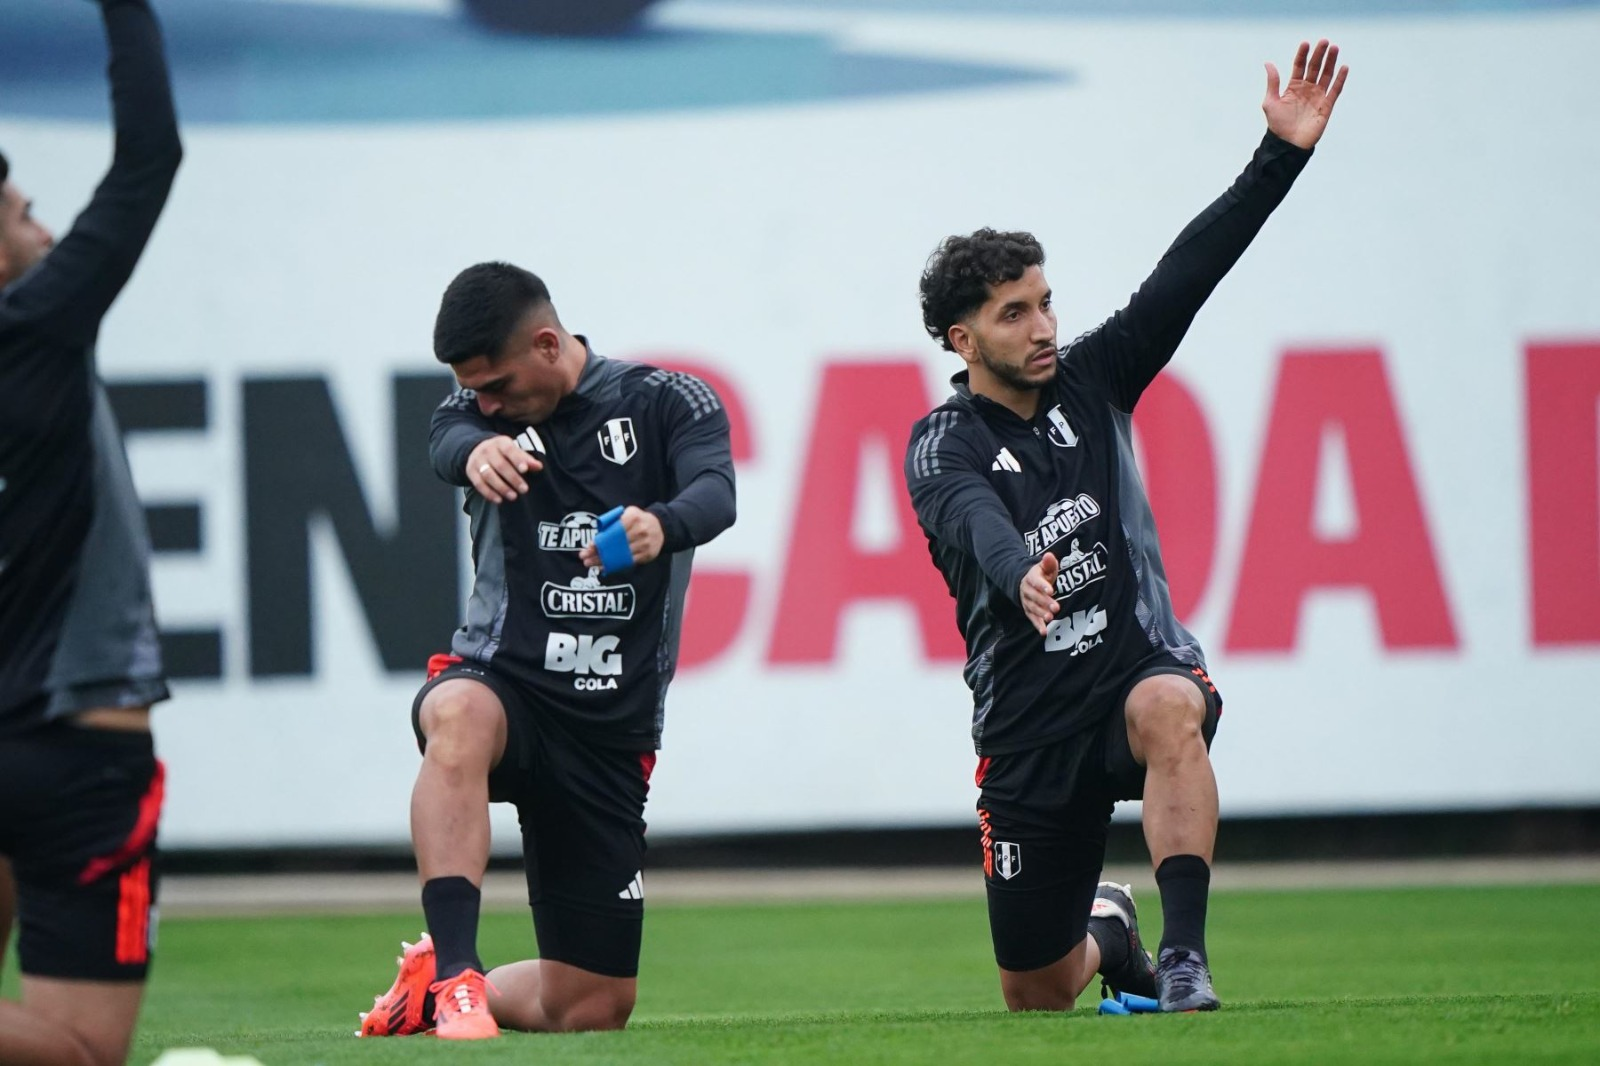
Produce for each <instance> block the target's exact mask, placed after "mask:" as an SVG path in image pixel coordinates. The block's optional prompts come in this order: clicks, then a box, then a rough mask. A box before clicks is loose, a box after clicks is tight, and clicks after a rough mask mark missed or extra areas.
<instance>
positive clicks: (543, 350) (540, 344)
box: [533, 326, 561, 363]
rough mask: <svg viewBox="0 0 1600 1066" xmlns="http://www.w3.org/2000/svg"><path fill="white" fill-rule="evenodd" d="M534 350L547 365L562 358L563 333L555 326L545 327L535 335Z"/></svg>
mask: <svg viewBox="0 0 1600 1066" xmlns="http://www.w3.org/2000/svg"><path fill="white" fill-rule="evenodd" d="M533 350H534V352H535V353H536V354H537V355H538V356H539V358H541V359H543V360H544V361H545V362H547V363H554V362H555V361H556V360H557V359H559V358H560V357H561V331H560V330H558V329H556V328H555V327H554V326H543V327H541V328H540V329H539V330H537V331H536V332H535V333H534V335H533Z"/></svg>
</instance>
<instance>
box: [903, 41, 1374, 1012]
mask: <svg viewBox="0 0 1600 1066" xmlns="http://www.w3.org/2000/svg"><path fill="white" fill-rule="evenodd" d="M1338 55H1339V50H1338V48H1336V47H1331V46H1329V44H1328V42H1326V41H1320V42H1318V43H1317V46H1316V48H1315V49H1314V50H1313V49H1312V48H1311V47H1310V45H1308V44H1305V43H1302V44H1301V45H1300V48H1299V51H1298V52H1297V53H1296V54H1295V60H1294V67H1293V70H1292V72H1291V75H1290V78H1289V82H1288V84H1287V85H1285V86H1283V87H1282V88H1281V91H1280V85H1279V79H1278V71H1277V69H1276V68H1275V67H1273V66H1272V65H1271V64H1270V63H1269V64H1267V95H1266V100H1265V102H1264V103H1263V109H1264V110H1265V112H1266V116H1267V134H1266V137H1265V138H1264V139H1263V140H1262V142H1261V146H1260V147H1259V148H1258V149H1256V153H1255V156H1254V157H1253V158H1252V159H1251V160H1250V164H1249V165H1248V166H1247V167H1246V168H1245V170H1244V173H1242V174H1241V175H1239V178H1238V180H1237V181H1235V182H1234V184H1233V187H1232V188H1230V189H1229V190H1228V191H1227V192H1225V193H1223V195H1222V196H1221V198H1219V199H1218V200H1217V201H1216V202H1215V203H1213V204H1212V205H1211V206H1210V207H1208V208H1206V209H1205V210H1204V211H1202V212H1201V213H1200V215H1199V216H1198V217H1197V218H1195V220H1194V221H1193V222H1191V223H1190V224H1189V225H1188V227H1187V228H1186V229H1184V231H1183V232H1182V233H1181V234H1179V235H1178V239H1177V241H1176V242H1174V243H1173V245H1172V247H1171V248H1169V249H1168V250H1167V253H1166V254H1165V255H1164V256H1163V257H1162V258H1161V261H1160V262H1159V263H1158V264H1156V268H1155V271H1154V273H1152V274H1151V275H1150V277H1149V278H1147V279H1146V280H1145V283H1144V284H1143V285H1142V286H1141V287H1140V288H1139V291H1138V292H1137V293H1135V294H1134V295H1133V298H1132V300H1131V301H1130V302H1129V303H1128V306H1127V307H1125V308H1123V309H1122V310H1121V311H1118V312H1117V313H1116V314H1114V315H1112V316H1111V317H1110V318H1109V319H1107V320H1106V321H1105V322H1104V323H1103V324H1101V325H1100V326H1098V327H1097V328H1095V329H1093V330H1090V331H1089V332H1088V333H1085V334H1084V335H1083V336H1082V337H1079V338H1078V339H1077V340H1075V341H1073V342H1072V343H1071V344H1068V345H1067V346H1065V347H1058V346H1057V341H1056V311H1055V304H1054V300H1053V298H1052V294H1051V291H1050V285H1049V283H1048V282H1047V281H1046V280H1045V276H1044V258H1045V257H1044V249H1043V248H1042V247H1041V246H1040V244H1039V242H1038V241H1037V240H1035V239H1034V237H1033V236H1032V235H1031V234H1028V233H1001V232H996V231H995V230H992V229H983V230H979V231H977V232H976V233H973V234H970V235H967V236H960V237H950V238H948V239H946V240H945V241H944V242H943V243H941V244H940V245H939V247H938V249H937V250H936V251H935V252H934V254H933V256H932V258H931V259H930V260H929V261H928V265H927V269H926V270H925V272H924V273H923V276H922V317H923V324H924V326H925V327H926V328H927V330H928V333H929V335H930V336H932V337H933V338H935V339H936V340H938V341H939V342H940V343H941V344H943V345H944V347H945V348H946V349H948V350H949V351H952V352H954V353H956V354H957V355H959V356H960V357H961V359H962V361H963V362H964V363H965V364H966V369H964V370H963V371H961V372H960V373H959V374H957V375H956V376H955V378H954V379H953V384H954V385H955V395H954V396H952V397H951V398H950V399H949V400H947V401H946V402H945V403H944V404H942V405H941V406H940V407H939V408H938V409H937V410H935V411H934V412H933V413H932V414H930V415H928V417H926V418H924V419H922V420H921V421H920V422H918V423H917V425H916V427H915V429H914V430H913V431H912V435H911V443H910V446H909V448H908V450H907V452H906V463H905V474H906V482H907V484H908V485H909V487H910V490H911V500H912V504H913V506H914V507H915V508H916V512H917V517H918V519H919V521H920V523H921V525H922V528H923V531H924V532H925V533H926V534H927V537H928V548H929V551H930V552H931V554H932V556H933V561H934V563H935V565H937V566H938V568H939V570H940V572H941V573H942V574H943V575H944V578H945V581H946V582H947V583H948V585H949V587H950V592H951V595H952V596H954V597H955V599H956V610H957V617H956V621H957V624H958V625H959V626H960V628H961V633H962V636H963V637H964V638H965V639H966V644H967V667H966V679H967V683H968V685H969V686H970V687H971V689H972V694H973V703H974V709H973V724H972V736H973V740H974V742H975V743H976V746H977V750H978V755H979V762H978V774H977V780H978V787H979V789H980V793H979V799H978V821H979V826H980V829H981V832H982V841H983V850H984V873H985V876H986V878H987V881H988V893H989V924H990V931H991V934H992V936H993V940H994V949H995V959H996V962H997V963H998V964H999V967H1000V987H1001V990H1002V991H1003V993H1004V995H1005V999H1006V1003H1007V1005H1008V1006H1010V1007H1011V1009H1013V1010H1069V1009H1071V1008H1072V1007H1073V1005H1074V1004H1075V1002H1076V1000H1077V996H1078V994H1079V993H1080V992H1082V991H1083V990H1084V989H1085V988H1086V987H1088V985H1089V983H1090V981H1091V980H1093V978H1094V976H1095V974H1096V973H1097V972H1098V973H1099V974H1101V975H1102V976H1103V977H1104V978H1105V980H1106V983H1107V984H1108V985H1110V986H1111V987H1113V988H1116V989H1118V990H1119V991H1126V992H1132V993H1135V994H1140V995H1147V996H1158V997H1159V999H1160V1004H1161V1009H1162V1010H1168V1011H1188V1010H1214V1009H1216V1007H1217V1006H1218V1000H1217V997H1216V994H1215V993H1214V992H1213V990H1212V986H1211V973H1210V969H1209V963H1208V961H1207V957H1206V943H1205V918H1206V901H1207V896H1208V892H1209V887H1210V879H1211V865H1210V864H1211V856H1212V847H1213V844H1214V841H1215V839H1216V829H1217V788H1216V779H1215V778H1214V777H1213V775H1212V770H1211V761H1210V754H1209V747H1210V743H1211V738H1212V735H1213V734H1214V732H1215V730H1216V727H1217V719H1218V717H1219V716H1220V714H1221V711H1222V700H1221V698H1220V697H1219V696H1218V694H1217V690H1216V687H1215V686H1214V685H1213V684H1212V683H1211V679H1210V678H1209V677H1208V676H1207V675H1206V664H1205V659H1204V656H1203V654H1202V653H1201V650H1200V645H1199V643H1198V642H1197V641H1196V640H1195V638H1194V637H1193V636H1192V635H1190V633H1189V632H1188V630H1186V629H1185V628H1184V627H1183V625H1182V624H1181V623H1180V622H1179V621H1178V619H1177V617H1176V616H1175V615H1174V614H1173V610H1172V602H1171V598H1170V597H1169V596H1168V593H1167V580H1166V574H1165V571H1164V570H1163V568H1162V563H1161V552H1160V548H1159V545H1158V544H1157V542H1156V529H1155V523H1154V520H1153V518H1152V516H1151V512H1150V504H1149V502H1148V500H1147V499H1146V497H1145V492H1144V486H1143V484H1142V482H1141V481H1140V477H1139V472H1138V470H1137V469H1136V467H1135V464H1134V452H1133V438H1132V416H1133V409H1134V405H1135V404H1136V403H1138V400H1139V396H1140V394H1141V393H1142V392H1143V391H1144V389H1145V387H1146V386H1148V385H1149V384H1150V382H1151V381H1152V380H1153V379H1154V378H1155V376H1156V374H1157V373H1158V372H1159V371H1160V370H1161V368H1162V367H1164V366H1165V365H1166V364H1167V361H1168V360H1169V359H1170V358H1171V357H1172V354H1173V352H1174V351H1175V350H1176V349H1177V347H1178V343H1179V342H1180V341H1181V340H1182V339H1183V335H1184V333H1185V332H1186V331H1187V330H1188V328H1189V323H1190V322H1191V321H1193V319H1194V316H1195V314H1196V313H1197V312H1198V311H1199V310H1200V306H1201V304H1203V303H1204V302H1205V300H1206V297H1208V296H1209V295H1210V294H1211V291H1212V290H1213V289H1214V288H1215V287H1216V286H1217V284H1218V282H1220V281H1221V280H1222V277H1223V275H1224V274H1226V273H1227V272H1228V269H1229V268H1230V267H1231V266H1232V265H1233V264H1234V262H1235V261H1236V260H1237V259H1238V258H1239V256H1240V255H1241V254H1243V252H1244V250H1245V248H1246V247H1247V246H1248V245H1249V244H1250V241H1251V240H1252V239H1253V238H1254V237H1255V235H1256V233H1257V232H1258V231H1259V230H1260V228H1261V226H1262V225H1263V224H1264V223H1265V222H1266V220H1267V216H1268V215H1270V214H1271V213H1272V210H1273V208H1275V207H1276V206H1277V205H1278V203H1279V202H1280V201H1281V200H1282V199H1283V197H1284V196H1285V195H1286V194H1287V193H1288V191H1289V187H1290V185H1291V184H1292V183H1293V182H1294V179H1295V177H1296V175H1298V174H1299V173H1300V170H1301V169H1302V168H1303V167H1304V166H1305V164H1306V161H1307V160H1308V159H1310V157H1311V149H1312V147H1313V146H1314V145H1315V144H1316V143H1317V141H1318V140H1319V139H1320V138H1321V136H1322V133H1323V130H1324V129H1325V128H1326V125H1327V121H1328V117H1329V115H1330V114H1331V113H1332V111H1333V105H1334V102H1335V101H1336V100H1337V99H1338V97H1339V93H1340V90H1341V89H1342V88H1343V87H1344V81H1345V75H1346V73H1347V71H1346V69H1345V68H1338V69H1337V74H1336V73H1335V69H1336V67H1337V63H1338ZM1141 797H1142V798H1143V800H1144V830H1145V840H1146V842H1147V844H1148V845H1149V848H1150V856H1151V861H1152V863H1153V864H1154V866H1155V879H1156V884H1157V886H1158V888H1159V889H1160V893H1161V907H1162V914H1163V917H1164V918H1165V925H1164V930H1163V934H1162V938H1161V946H1160V950H1159V954H1158V958H1157V960H1156V962H1155V963H1154V964H1152V962H1151V960H1150V959H1149V957H1148V956H1147V955H1146V953H1145V950H1144V947H1143V945H1142V944H1141V942H1140V940H1139V928H1138V923H1137V920H1136V915H1135V912H1134V906H1133V898H1132V892H1131V890H1130V889H1129V888H1128V887H1127V886H1125V885H1115V884H1111V883H1109V882H1102V883H1098V884H1097V882H1099V878H1100V869H1101V865H1102V863H1103V861H1104V857H1105V841H1106V826H1107V824H1108V823H1109V821H1110V817H1111V810H1112V807H1113V805H1114V804H1115V803H1116V801H1117V800H1121V799H1137V798H1141Z"/></svg>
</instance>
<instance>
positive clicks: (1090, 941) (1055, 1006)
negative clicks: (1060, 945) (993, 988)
mask: <svg viewBox="0 0 1600 1066" xmlns="http://www.w3.org/2000/svg"><path fill="white" fill-rule="evenodd" d="M1099 969H1100V946H1099V945H1098V944H1096V943H1095V941H1094V937H1092V936H1085V937H1084V938H1083V939H1082V940H1080V941H1079V942H1078V946H1077V947H1075V948H1073V949H1072V950H1071V951H1069V952H1067V953H1066V955H1064V956H1062V957H1061V958H1059V959H1057V960H1056V961H1055V962H1052V963H1051V964H1050V965H1049V966H1041V967H1040V968H1039V969H1037V970H1007V969H1003V968H1002V969H1001V971H1000V992H1001V994H1002V995H1003V996H1005V999H1006V1007H1007V1008H1008V1009H1010V1010H1014V1011H1017V1010H1071V1009H1072V1008H1073V1007H1075V1006H1077V1003H1078V995H1079V994H1080V993H1081V992H1082V991H1083V990H1084V989H1085V988H1088V987H1089V982H1090V981H1093V980H1094V977H1095V973H1096V972H1097V971H1098V970H1099Z"/></svg>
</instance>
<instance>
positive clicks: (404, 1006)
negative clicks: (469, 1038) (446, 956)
mask: <svg viewBox="0 0 1600 1066" xmlns="http://www.w3.org/2000/svg"><path fill="white" fill-rule="evenodd" d="M400 947H401V949H402V954H401V956H400V957H399V958H398V959H396V960H394V961H395V962H397V963H399V964H400V975H399V976H398V977H396V978H395V979H394V984H393V985H391V986H390V987H389V991H387V992H385V993H384V994H383V995H381V996H379V997H378V998H377V999H375V1000H373V1001H372V1009H371V1010H369V1011H367V1012H366V1013H364V1014H362V1015H361V1028H360V1029H359V1030H357V1032H356V1035H357V1036H411V1035H413V1034H415V1033H426V1032H427V1031H428V1030H430V1029H432V1028H433V1012H432V1011H431V1010H429V1009H428V1007H429V1004H428V1002H427V1000H428V987H429V986H430V985H431V984H433V974H434V969H433V967H434V959H433V940H432V938H430V937H429V936H428V934H427V933H423V934H422V939H421V940H419V941H417V942H416V943H415V944H407V943H406V942H405V941H403V940H402V941H401V942H400Z"/></svg>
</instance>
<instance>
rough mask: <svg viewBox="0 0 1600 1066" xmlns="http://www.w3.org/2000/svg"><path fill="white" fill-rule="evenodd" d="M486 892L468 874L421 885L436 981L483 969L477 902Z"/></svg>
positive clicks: (438, 878)
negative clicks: (431, 940)
mask: <svg viewBox="0 0 1600 1066" xmlns="http://www.w3.org/2000/svg"><path fill="white" fill-rule="evenodd" d="M482 898H483V894H482V893H481V892H479V891H478V886H477V885H475V884H473V883H472V882H471V881H468V880H467V879H466V878H465V877H435V878H432V879H431V880H429V881H428V882H427V883H426V884H424V885H423V886H422V913H423V915H424V916H425V917H426V918H427V920H428V934H429V935H430V936H432V937H433V955H434V958H435V960H437V969H436V972H435V974H434V980H435V981H443V980H444V979H445V978H447V977H454V976H456V975H457V974H459V973H461V972H462V971H464V970H477V971H478V972H479V973H482V972H483V963H482V962H481V961H479V959H478V904H479V903H480V901H481V900H482Z"/></svg>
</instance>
